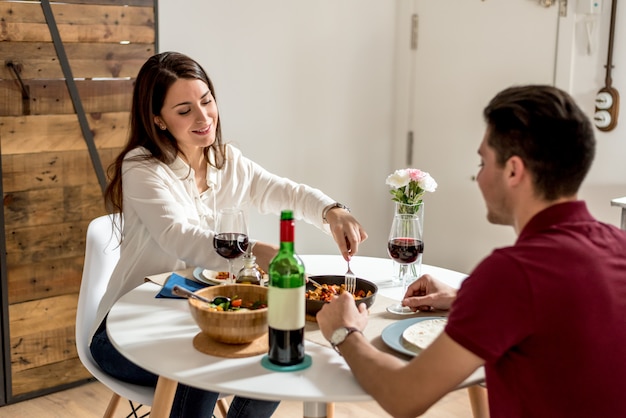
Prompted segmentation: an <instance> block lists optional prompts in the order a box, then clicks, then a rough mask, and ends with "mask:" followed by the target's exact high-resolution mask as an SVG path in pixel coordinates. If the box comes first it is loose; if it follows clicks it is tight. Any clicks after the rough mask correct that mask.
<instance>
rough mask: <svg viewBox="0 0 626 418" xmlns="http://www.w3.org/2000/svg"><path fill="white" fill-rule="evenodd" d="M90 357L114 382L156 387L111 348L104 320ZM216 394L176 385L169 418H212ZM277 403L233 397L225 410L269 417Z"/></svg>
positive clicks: (239, 416) (241, 416)
mask: <svg viewBox="0 0 626 418" xmlns="http://www.w3.org/2000/svg"><path fill="white" fill-rule="evenodd" d="M89 349H90V351H91V355H92V356H93V358H94V360H95V361H96V363H98V365H99V366H100V368H101V369H102V370H104V371H105V372H106V373H108V374H110V375H111V376H113V377H115V378H116V379H119V380H122V381H124V382H128V383H134V384H136V385H142V386H152V387H155V386H156V382H157V380H158V376H157V375H155V374H153V373H150V372H149V371H147V370H144V369H142V368H141V367H139V366H137V365H136V364H135V363H132V362H131V361H129V360H128V359H127V358H126V357H124V356H123V355H122V354H120V352H119V351H117V350H116V349H115V347H113V344H111V341H109V337H108V335H107V333H106V318H105V320H104V321H102V324H100V327H99V328H98V330H97V331H96V333H95V335H94V336H93V339H92V341H91V345H90V346H89ZM217 398H218V394H217V393H215V392H209V391H206V390H202V389H196V388H194V387H191V386H187V385H183V384H179V385H178V387H177V388H176V395H175V396H174V403H173V404H172V412H171V413H170V418H204V417H211V416H212V414H213V409H214V408H215V403H216V402H217ZM278 404H279V402H275V401H262V400H257V399H248V398H240V397H238V396H235V397H234V398H233V401H232V402H231V404H230V407H229V409H228V418H263V417H271V416H272V414H273V413H274V411H275V410H276V408H277V407H278Z"/></svg>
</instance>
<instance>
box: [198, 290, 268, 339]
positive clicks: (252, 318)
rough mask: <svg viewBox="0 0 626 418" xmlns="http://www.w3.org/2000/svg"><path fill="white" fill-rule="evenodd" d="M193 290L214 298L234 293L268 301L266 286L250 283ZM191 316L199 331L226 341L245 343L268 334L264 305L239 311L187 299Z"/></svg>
mask: <svg viewBox="0 0 626 418" xmlns="http://www.w3.org/2000/svg"><path fill="white" fill-rule="evenodd" d="M194 293H196V294H198V295H200V296H204V297H206V298H208V299H213V298H214V297H216V296H228V297H229V298H231V299H233V298H234V297H235V296H237V297H238V298H241V299H242V300H243V302H244V304H245V303H246V302H255V301H263V302H265V303H267V287H264V286H257V285H252V284H223V285H217V286H210V287H205V288H204V289H200V290H197V291H195V292H194ZM188 301H189V310H190V311H191V316H193V319H194V320H195V321H196V324H198V326H199V327H200V329H201V330H202V332H203V333H204V334H206V335H208V336H209V337H211V338H212V339H214V340H216V341H219V342H221V343H226V344H246V343H249V342H252V341H254V340H256V339H257V338H259V337H261V336H262V335H263V334H265V333H267V308H261V309H255V310H241V311H225V312H222V311H210V310H209V309H208V305H207V304H206V303H205V302H201V301H199V300H196V299H191V298H189V299H188Z"/></svg>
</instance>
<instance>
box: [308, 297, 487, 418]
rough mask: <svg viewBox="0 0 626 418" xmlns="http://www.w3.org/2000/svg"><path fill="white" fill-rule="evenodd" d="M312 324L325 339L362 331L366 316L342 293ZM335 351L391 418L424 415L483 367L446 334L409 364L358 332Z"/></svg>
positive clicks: (479, 359) (364, 309)
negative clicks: (344, 330) (340, 331)
mask: <svg viewBox="0 0 626 418" xmlns="http://www.w3.org/2000/svg"><path fill="white" fill-rule="evenodd" d="M317 322H318V324H319V326H320V329H321V330H322V333H323V334H324V336H325V337H326V338H327V339H328V338H330V335H331V334H332V333H333V331H334V330H336V329H337V328H340V327H342V326H348V327H355V328H357V329H360V330H362V329H364V328H365V325H366V324H367V310H366V308H365V305H364V304H361V305H360V306H359V309H358V310H357V308H356V307H355V305H354V300H353V298H352V296H351V295H349V294H347V293H344V294H342V295H340V296H339V297H337V298H336V299H335V300H333V301H332V302H331V303H328V304H326V305H325V306H324V307H323V308H322V310H321V311H320V312H319V313H318V314H317ZM338 348H339V350H340V352H341V354H342V355H343V356H344V357H345V359H346V362H347V363H348V365H349V366H350V368H351V369H352V373H353V374H354V376H355V377H356V379H357V381H358V382H359V384H360V385H361V386H362V387H363V389H364V390H365V391H366V392H367V393H369V394H370V395H372V397H373V398H374V399H375V400H376V401H377V402H378V403H379V404H380V405H381V406H382V407H383V408H384V409H385V410H386V411H387V412H388V413H389V414H391V415H393V416H395V417H415V416H418V415H421V414H423V413H424V412H425V411H426V410H427V409H428V408H429V407H430V406H432V405H433V404H434V403H435V402H437V401H438V400H439V399H441V398H442V397H443V396H444V395H445V394H447V393H448V392H450V391H451V390H453V389H454V388H455V387H457V386H458V385H459V384H460V383H461V382H463V380H465V379H466V378H467V377H468V376H469V375H470V374H471V373H472V372H473V371H474V370H476V369H477V368H478V367H480V366H481V365H482V364H483V363H484V361H483V360H482V359H481V358H479V357H478V356H476V355H475V354H473V353H472V352H470V351H468V350H466V349H465V348H463V347H462V346H461V345H459V344H457V343H456V342H455V341H454V340H452V339H451V338H450V337H449V336H448V335H447V334H445V333H443V334H442V335H441V336H439V337H438V338H437V339H436V340H435V341H434V342H433V343H432V344H431V345H430V346H429V347H428V348H427V349H426V350H424V351H422V352H421V353H420V355H419V356H417V357H415V358H414V359H413V360H412V361H411V362H409V363H406V362H404V361H402V360H400V359H398V358H396V357H394V356H392V355H389V354H386V353H383V352H381V351H379V350H377V349H376V348H375V347H373V346H372V345H371V344H370V343H369V342H368V341H367V340H366V339H365V337H363V335H362V334H360V333H358V332H354V333H352V334H350V335H349V336H348V337H347V338H346V339H345V341H344V342H343V343H341V344H340V345H339V346H338Z"/></svg>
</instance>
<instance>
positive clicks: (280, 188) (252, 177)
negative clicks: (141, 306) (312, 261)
mask: <svg viewBox="0 0 626 418" xmlns="http://www.w3.org/2000/svg"><path fill="white" fill-rule="evenodd" d="M141 155H149V151H148V150H146V149H145V148H137V149H135V150H133V151H131V152H129V153H128V155H127V156H126V158H125V161H124V163H123V165H122V184H123V193H124V207H123V211H124V212H123V215H124V216H123V218H124V225H123V233H124V240H123V241H122V245H121V247H120V260H119V262H118V264H117V266H116V268H115V270H114V271H113V274H112V275H111V279H110V281H109V285H108V287H107V290H106V292H105V294H104V297H103V298H102V300H101V302H100V305H99V307H98V315H97V318H96V324H95V325H94V329H93V332H95V330H96V328H97V326H98V325H99V324H100V322H102V320H103V319H104V317H105V316H106V314H107V313H108V312H109V310H110V309H111V307H112V306H113V304H114V303H115V301H117V300H118V299H119V298H120V297H121V296H123V295H124V294H126V293H127V292H129V291H130V290H132V289H133V288H135V287H137V286H139V285H140V284H142V283H143V282H144V278H145V277H146V276H149V275H152V274H157V273H163V272H167V271H173V270H179V269H184V268H187V266H199V267H203V268H210V269H213V270H226V267H225V266H226V261H225V260H224V259H223V258H222V257H220V256H219V255H217V253H216V252H215V251H214V250H213V236H214V227H215V213H216V211H217V210H219V208H225V207H239V208H242V209H243V210H244V212H246V211H247V210H249V209H250V208H254V209H256V210H257V211H258V212H259V213H262V214H267V213H274V214H280V211H281V210H283V209H291V210H293V213H294V217H295V218H296V219H302V220H305V221H306V222H308V223H310V224H313V225H315V226H317V227H318V228H320V229H322V230H324V231H325V232H326V233H329V228H328V226H327V225H324V224H323V221H322V211H323V209H324V208H325V207H326V206H327V205H329V204H331V203H333V202H334V200H333V199H331V198H330V197H328V196H327V195H325V194H324V193H322V192H321V191H320V190H318V189H315V188H312V187H309V186H307V185H304V184H298V183H295V182H293V181H291V180H289V179H287V178H284V177H279V176H276V175H274V174H272V173H269V172H268V171H267V170H265V169H264V168H262V167H261V166H259V165H258V164H256V163H254V162H253V161H251V160H249V159H247V158H246V157H244V156H243V155H242V153H241V151H240V150H239V149H237V148H235V147H234V146H232V145H227V146H226V155H227V157H226V162H225V165H224V167H223V168H222V169H221V170H217V169H216V168H215V167H212V166H210V165H209V166H208V169H207V185H208V190H206V191H205V192H203V193H199V192H198V189H197V187H196V184H195V180H194V172H193V170H192V169H191V168H190V167H189V165H187V163H185V162H184V161H183V160H182V159H181V158H180V157H178V158H177V159H176V160H175V161H174V162H173V163H172V164H171V165H167V164H164V163H161V162H157V161H154V160H143V161H142V160H129V159H131V158H132V157H136V156H141ZM250 241H251V242H253V240H250Z"/></svg>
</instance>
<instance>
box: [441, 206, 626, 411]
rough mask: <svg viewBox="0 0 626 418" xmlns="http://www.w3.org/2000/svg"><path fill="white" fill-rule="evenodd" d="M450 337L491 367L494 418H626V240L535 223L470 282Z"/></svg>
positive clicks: (569, 222) (587, 226)
mask: <svg viewBox="0 0 626 418" xmlns="http://www.w3.org/2000/svg"><path fill="white" fill-rule="evenodd" d="M446 333H447V334H448V335H449V336H450V337H451V338H452V339H453V340H455V341H456V342H457V343H459V344H460V345H462V346H463V347H465V348H466V349H468V350H469V351H471V352H473V353H474V354H476V355H478V356H479V357H481V358H482V359H484V360H485V361H486V364H485V371H486V376H487V388H488V394H489V407H490V413H491V417H492V418H498V417H503V418H515V417H533V418H537V417H550V418H554V417H603V418H607V417H626V232H624V231H622V230H620V229H618V228H616V227H614V226H611V225H607V224H604V223H601V222H598V221H597V220H595V219H594V218H593V217H592V216H591V214H590V213H589V212H588V210H587V207H586V205H585V203H584V202H582V201H576V202H568V203H562V204H557V205H554V206H551V207H549V208H547V209H545V210H543V211H542V212H540V213H538V214H537V215H535V216H534V217H533V218H532V219H531V220H530V221H529V222H528V224H527V225H526V226H525V227H524V229H523V230H522V232H521V234H520V235H519V237H518V239H517V242H516V243H515V245H514V246H512V247H508V248H501V249H497V250H495V251H494V252H493V253H492V254H491V255H489V256H488V257H487V258H486V259H485V260H483V261H482V262H481V263H480V264H479V265H478V267H477V268H476V269H475V270H474V271H473V272H472V274H471V275H470V276H469V277H468V278H467V279H466V280H465V281H464V282H463V284H462V286H461V288H460V290H459V292H458V296H457V299H456V300H455V302H454V304H453V306H452V309H451V311H450V316H449V319H448V325H447V327H446Z"/></svg>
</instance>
